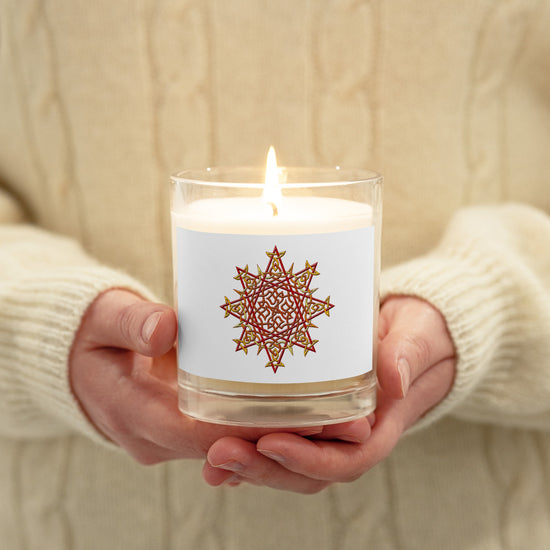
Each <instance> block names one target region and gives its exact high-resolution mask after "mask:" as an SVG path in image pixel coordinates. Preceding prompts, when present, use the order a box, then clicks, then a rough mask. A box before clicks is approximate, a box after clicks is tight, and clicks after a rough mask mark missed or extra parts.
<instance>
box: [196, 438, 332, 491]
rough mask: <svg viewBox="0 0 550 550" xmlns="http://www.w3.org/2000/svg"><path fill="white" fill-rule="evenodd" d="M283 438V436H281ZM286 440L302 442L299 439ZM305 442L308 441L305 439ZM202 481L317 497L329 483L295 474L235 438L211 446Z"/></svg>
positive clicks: (211, 483)
mask: <svg viewBox="0 0 550 550" xmlns="http://www.w3.org/2000/svg"><path fill="white" fill-rule="evenodd" d="M281 435H283V434H281ZM284 435H286V436H289V437H292V438H297V439H298V440H300V439H303V438H301V437H300V436H298V435H294V434H284ZM304 441H307V440H305V439H304ZM203 477H204V479H205V480H206V481H207V482H208V483H209V484H210V485H214V486H216V485H221V484H222V483H228V484H230V485H236V484H238V483H240V482H241V481H247V482H249V483H253V484H255V485H264V486H266V487H271V488H274V489H281V490H291V491H294V492H297V493H302V494H312V493H317V492H319V491H321V490H322V489H324V488H325V487H326V486H327V485H328V483H327V482H326V481H323V480H316V479H311V478H307V477H305V476H302V475H300V474H296V473H294V472H292V471H289V470H288V469H286V468H284V467H283V466H281V465H279V464H277V462H275V461H273V460H271V459H270V458H268V457H265V456H262V455H261V454H260V453H258V451H257V450H256V445H255V444H254V443H252V442H249V441H243V440H242V439H238V438H234V437H225V438H222V439H220V440H218V441H217V442H216V443H214V444H213V445H212V447H211V448H210V450H209V452H208V461H207V462H206V463H205V465H204V468H203Z"/></svg>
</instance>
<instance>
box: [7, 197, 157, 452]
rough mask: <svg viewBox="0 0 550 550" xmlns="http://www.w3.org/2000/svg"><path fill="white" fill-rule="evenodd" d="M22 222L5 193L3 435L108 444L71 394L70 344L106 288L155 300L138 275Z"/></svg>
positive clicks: (65, 239)
mask: <svg viewBox="0 0 550 550" xmlns="http://www.w3.org/2000/svg"><path fill="white" fill-rule="evenodd" d="M21 219H22V216H21V213H20V211H19V210H18V209H17V207H16V206H15V203H14V202H13V201H11V200H10V199H9V197H8V196H6V194H2V192H1V190H0V434H1V435H4V436H9V437H13V438H44V437H50V436H56V435H62V434H67V433H70V432H73V433H74V432H79V433H81V434H85V435H87V436H89V437H91V438H92V439H95V440H97V441H102V442H104V440H103V438H102V437H101V436H100V435H99V434H98V433H97V432H96V431H95V429H94V428H93V427H92V426H91V424H90V423H89V422H88V421H87V419H86V417H85V415H84V414H83V412H82V411H81V409H80V407H79V405H78V402H77V400H76V399H75V398H74V396H73V394H72V392H71V389H70V385H69V379H68V358H69V353H70V349H71V345H72V342H73V339H74V336H75V333H76V331H77V330H78V327H79V324H80V320H81V318H82V316H83V314H84V312H85V311H86V308H87V307H88V306H89V304H90V303H91V302H92V301H93V300H94V299H95V298H96V296H97V295H98V294H99V293H101V292H102V291H104V290H106V289H108V288H112V287H119V288H126V289H129V290H132V291H134V292H136V293H139V294H141V295H143V296H145V297H149V298H150V297H151V296H150V294H149V292H148V291H147V290H146V289H145V288H143V287H142V286H141V285H140V284H139V283H138V282H136V281H135V280H133V279H132V278H131V277H129V276H127V275H125V274H123V273H120V272H118V271H116V270H113V269H109V268H107V267H104V266H101V265H99V264H98V263H97V262H96V261H94V260H93V259H92V258H90V257H89V256H88V255H87V254H86V253H85V252H84V251H83V250H82V249H81V248H80V246H79V245H78V244H77V243H76V242H75V241H73V240H70V239H67V238H64V237H60V236H57V235H52V234H50V233H48V232H46V231H44V230H42V229H39V228H36V227H34V226H31V225H28V224H25V223H20V222H21ZM15 222H18V223H15Z"/></svg>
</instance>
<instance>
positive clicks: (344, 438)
mask: <svg viewBox="0 0 550 550" xmlns="http://www.w3.org/2000/svg"><path fill="white" fill-rule="evenodd" d="M338 439H340V441H346V442H348V443H363V439H362V438H359V437H357V436H355V435H348V434H342V435H339V436H338Z"/></svg>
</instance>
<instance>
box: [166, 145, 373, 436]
mask: <svg viewBox="0 0 550 550" xmlns="http://www.w3.org/2000/svg"><path fill="white" fill-rule="evenodd" d="M262 179H263V180H264V182H262ZM172 184H173V185H172V191H173V192H172V227H173V243H174V246H173V249H174V268H175V277H174V280H175V282H176V292H175V295H176V298H177V309H178V320H179V338H178V380H179V395H180V408H181V409H182V411H183V412H185V413H186V414H188V415H191V416H194V417H196V418H199V419H201V420H207V421H212V422H219V423H225V424H235V425H248V426H252V425H253V426H257V425H262V426H308V425H315V424H329V423H335V422H342V421H346V420H349V419H352V418H357V417H360V416H363V415H366V414H368V413H369V412H370V411H371V410H373V408H374V404H375V392H376V375H375V351H376V350H375V348H376V338H375V337H374V335H375V334H376V319H377V309H378V300H377V284H378V270H379V258H378V257H379V252H378V251H379V227H380V202H381V199H380V194H381V191H380V188H381V178H380V176H378V175H377V174H375V173H372V172H367V171H361V172H357V171H354V172H352V171H342V170H340V169H309V168H288V169H279V168H278V167H277V165H276V161H275V155H274V152H270V154H269V155H268V168H267V171H266V174H265V177H260V175H259V171H258V170H254V169H251V168H233V169H221V168H218V169H207V170H204V171H200V172H180V173H179V174H176V175H175V176H173V177H172Z"/></svg>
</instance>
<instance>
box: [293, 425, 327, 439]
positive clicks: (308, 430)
mask: <svg viewBox="0 0 550 550" xmlns="http://www.w3.org/2000/svg"><path fill="white" fill-rule="evenodd" d="M322 431H323V426H318V427H314V428H306V429H304V430H301V431H299V432H295V433H296V435H301V436H302V437H306V436H308V435H317V434H320V433H321V432H322Z"/></svg>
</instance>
